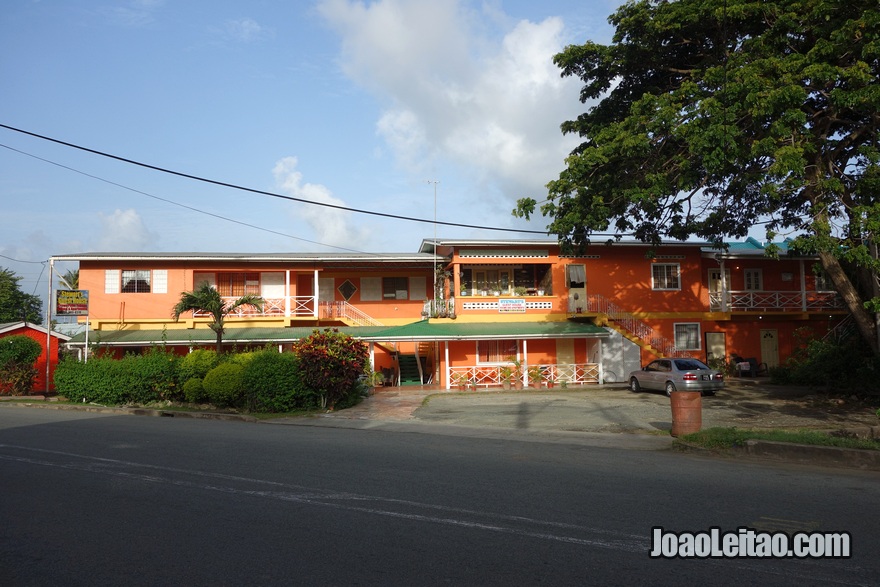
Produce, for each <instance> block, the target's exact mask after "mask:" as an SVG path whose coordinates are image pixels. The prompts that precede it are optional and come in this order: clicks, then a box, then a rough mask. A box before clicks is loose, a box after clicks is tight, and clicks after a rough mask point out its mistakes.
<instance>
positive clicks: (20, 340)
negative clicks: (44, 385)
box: [0, 334, 43, 395]
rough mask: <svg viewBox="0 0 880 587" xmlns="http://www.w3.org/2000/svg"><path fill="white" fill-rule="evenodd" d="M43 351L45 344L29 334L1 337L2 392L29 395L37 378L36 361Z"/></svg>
mask: <svg viewBox="0 0 880 587" xmlns="http://www.w3.org/2000/svg"><path fill="white" fill-rule="evenodd" d="M42 352H43V346H42V345H41V344H40V343H38V342H37V341H35V340H34V339H32V338H30V337H28V336H23V335H18V334H17V335H13V336H7V337H6V338H3V339H0V394H13V395H29V394H30V393H31V392H32V391H33V390H34V380H35V379H36V378H37V368H36V367H35V363H36V362H37V359H38V358H40V354H41V353H42Z"/></svg>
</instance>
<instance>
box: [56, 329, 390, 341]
mask: <svg viewBox="0 0 880 587" xmlns="http://www.w3.org/2000/svg"><path fill="white" fill-rule="evenodd" d="M324 328H328V327H316V326H299V327H292V328H266V327H262V328H227V329H226V332H225V333H224V334H223V344H235V343H241V344H260V343H284V342H293V341H295V340H299V339H300V338H304V337H306V336H308V335H310V334H311V333H312V332H314V331H315V330H323V329H324ZM331 328H334V329H335V330H338V331H339V332H342V333H345V334H348V335H351V336H354V337H356V338H365V337H367V336H370V335H373V334H375V333H376V332H379V331H381V330H384V329H386V328H387V327H385V326H360V327H355V326H339V327H335V326H334V327H331ZM216 340H217V335H216V334H214V331H213V330H211V329H209V328H193V329H172V330H93V331H91V332H89V343H90V344H106V345H110V346H144V345H157V344H163V343H168V344H171V345H180V344H187V343H193V344H210V343H214V342H216ZM70 342H71V343H72V344H75V345H76V344H83V343H84V342H85V333H80V334H77V335H76V336H74V337H73V338H71V340H70Z"/></svg>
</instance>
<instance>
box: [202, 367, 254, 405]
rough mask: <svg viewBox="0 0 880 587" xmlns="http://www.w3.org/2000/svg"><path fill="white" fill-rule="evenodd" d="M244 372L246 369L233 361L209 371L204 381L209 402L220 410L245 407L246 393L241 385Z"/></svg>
mask: <svg viewBox="0 0 880 587" xmlns="http://www.w3.org/2000/svg"><path fill="white" fill-rule="evenodd" d="M243 371H244V367H242V366H241V365H240V364H238V363H235V362H231V361H230V362H225V363H221V364H220V365H217V366H216V367H214V368H213V369H211V370H210V371H208V374H207V375H205V379H204V381H202V385H204V386H205V395H206V396H207V397H208V401H210V402H211V403H212V404H214V405H215V406H217V407H220V408H230V407H239V406H243V405H244V393H243V388H242V385H241V374H242V372H243Z"/></svg>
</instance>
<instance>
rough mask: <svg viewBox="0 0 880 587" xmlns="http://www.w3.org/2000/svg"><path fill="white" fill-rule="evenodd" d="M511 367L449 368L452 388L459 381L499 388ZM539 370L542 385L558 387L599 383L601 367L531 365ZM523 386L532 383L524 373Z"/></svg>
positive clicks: (588, 365)
mask: <svg viewBox="0 0 880 587" xmlns="http://www.w3.org/2000/svg"><path fill="white" fill-rule="evenodd" d="M505 367H507V368H509V367H510V365H474V366H461V367H450V368H449V380H450V386H455V385H457V384H458V383H459V381H467V382H468V385H469V386H470V387H473V386H474V385H476V386H477V387H499V386H501V385H502V384H503V383H504V378H503V377H502V375H501V370H502V369H504V368H505ZM535 368H537V369H539V370H540V372H541V385H542V387H543V386H546V385H547V383H548V382H553V383H555V384H556V385H563V384H565V385H589V384H597V383H599V365H598V364H597V363H578V364H565V365H531V366H530V367H529V369H535ZM522 377H523V380H522V381H523V385H524V386H527V385H529V383H530V380H529V376H528V373H527V372H526V373H524V374H523V375H522Z"/></svg>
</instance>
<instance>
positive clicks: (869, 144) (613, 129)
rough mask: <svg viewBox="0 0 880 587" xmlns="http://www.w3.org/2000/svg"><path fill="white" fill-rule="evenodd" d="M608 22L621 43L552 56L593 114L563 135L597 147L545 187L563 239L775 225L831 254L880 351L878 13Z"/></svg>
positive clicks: (640, 17) (667, 16) (847, 297)
mask: <svg viewBox="0 0 880 587" xmlns="http://www.w3.org/2000/svg"><path fill="white" fill-rule="evenodd" d="M609 21H610V22H611V24H612V25H613V26H614V27H615V29H616V32H615V35H614V37H613V40H612V43H611V44H609V45H600V44H597V43H592V42H587V43H585V44H584V45H578V46H570V47H567V48H566V49H565V50H564V51H563V52H562V53H560V54H558V55H556V56H555V58H554V62H555V63H556V64H557V65H558V66H559V67H560V68H561V70H562V75H563V76H577V77H579V78H580V79H581V80H583V82H584V86H583V88H582V90H581V94H580V98H581V101H582V102H583V103H585V104H589V107H588V109H587V111H586V112H585V113H584V114H582V115H580V116H579V117H578V118H577V119H576V120H571V121H567V122H565V123H563V124H562V131H563V132H564V133H577V134H578V135H579V136H580V137H581V138H582V139H583V141H582V142H581V143H580V145H579V146H578V147H577V148H575V149H574V151H572V153H571V155H570V156H569V157H568V158H567V160H566V169H565V170H564V171H563V172H562V173H560V175H559V179H557V180H554V181H551V182H550V183H549V184H548V185H547V187H548V192H549V194H548V199H547V201H546V202H545V203H544V204H543V205H542V206H541V212H542V213H543V214H544V215H545V216H549V217H550V218H551V221H550V224H549V226H548V230H549V232H550V233H553V234H557V235H558V236H559V238H560V242H561V243H562V244H563V245H568V246H574V247H581V246H583V245H585V244H587V243H589V240H590V235H591V233H594V232H603V231H608V230H609V229H610V230H614V231H615V232H616V233H618V235H626V236H630V237H635V238H636V239H639V240H642V241H645V242H652V243H659V242H660V241H661V240H664V239H670V238H671V239H680V240H684V239H687V238H689V237H698V238H701V239H705V240H707V241H710V242H712V243H715V244H717V245H718V246H719V247H720V246H722V242H723V241H724V240H725V239H729V238H730V237H734V238H742V237H744V236H746V235H747V233H748V231H749V230H750V229H751V228H752V227H753V226H755V225H756V224H758V223H762V222H763V223H765V225H766V231H767V238H768V240H773V239H774V238H778V237H779V236H780V235H782V236H792V237H796V238H795V241H794V243H793V244H792V247H793V248H794V249H795V250H799V251H801V252H805V253H812V254H816V255H818V257H819V259H820V261H821V266H822V268H823V269H824V271H825V272H826V273H827V275H828V276H829V277H830V278H831V280H832V281H833V283H834V285H835V286H836V288H837V290H838V292H839V293H840V294H841V296H842V298H843V299H844V301H845V303H846V304H847V307H848V308H849V310H850V312H851V314H852V315H853V317H854V318H855V320H856V324H857V326H858V328H859V332H860V333H861V334H862V337H863V338H864V339H865V341H866V342H867V343H868V344H869V345H870V346H871V348H872V349H873V350H874V352H875V353H877V352H878V340H877V326H876V322H875V319H876V316H874V315H872V313H876V311H877V309H878V305H880V303H878V302H880V297H878V293H877V292H878V289H877V287H878V284H877V278H878V268H880V263H878V257H877V248H876V242H875V241H876V239H877V238H878V231H880V202H878V197H877V194H878V193H880V191H878V188H880V167H878V164H880V144H878V128H880V85H878V83H877V82H878V76H880V9H878V3H877V0H846V1H844V0H775V1H774V0H768V1H760V0H677V1H671V2H666V1H658V0H641V1H636V2H628V3H627V4H625V5H624V6H622V7H620V8H619V9H618V10H617V12H616V13H615V14H613V15H612V16H611V17H610V19H609ZM536 207H537V202H536V201H535V200H534V199H532V198H525V199H522V200H520V201H519V203H518V206H517V209H516V210H515V211H514V212H515V213H516V214H518V215H520V216H525V217H529V216H530V215H532V214H534V213H535V210H536ZM618 238H619V237H618Z"/></svg>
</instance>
